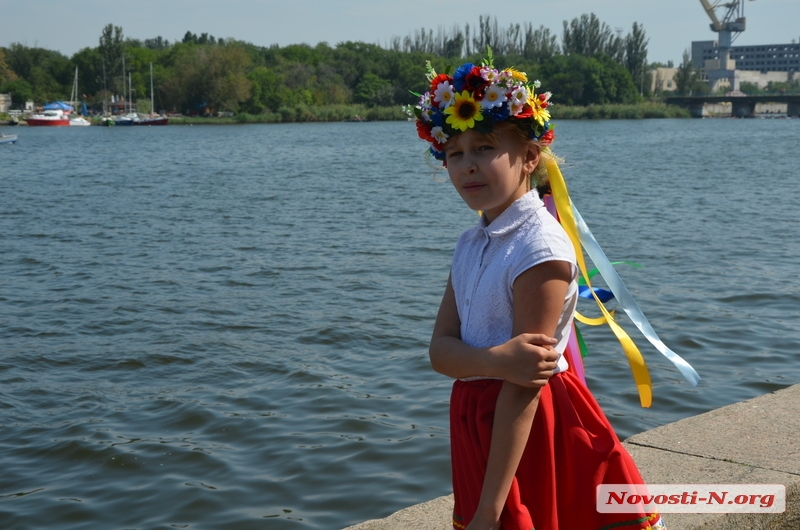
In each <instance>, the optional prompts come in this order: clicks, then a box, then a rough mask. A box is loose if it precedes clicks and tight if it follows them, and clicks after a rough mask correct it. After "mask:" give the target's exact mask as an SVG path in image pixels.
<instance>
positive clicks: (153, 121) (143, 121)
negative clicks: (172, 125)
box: [133, 116, 169, 125]
mask: <svg viewBox="0 0 800 530" xmlns="http://www.w3.org/2000/svg"><path fill="white" fill-rule="evenodd" d="M168 123H169V118H167V117H166V116H149V117H147V118H139V119H138V120H134V121H133V124H134V125H167V124H168Z"/></svg>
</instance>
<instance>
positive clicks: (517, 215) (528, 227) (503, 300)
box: [451, 190, 578, 372]
mask: <svg viewBox="0 0 800 530" xmlns="http://www.w3.org/2000/svg"><path fill="white" fill-rule="evenodd" d="M551 260H558V261H567V262H569V263H571V264H572V270H573V280H572V282H571V283H570V286H569V289H568V290H567V295H566V297H565V299H564V305H563V307H562V311H561V316H560V318H559V321H558V324H557V327H556V333H555V338H556V339H558V344H556V346H555V349H556V350H557V351H558V352H559V353H563V352H564V350H565V349H566V346H567V341H568V340H569V332H570V328H571V326H570V324H571V323H572V318H573V314H574V312H575V307H576V305H577V300H578V286H577V283H576V281H575V277H576V276H577V266H576V261H575V251H574V249H573V246H572V243H571V242H570V240H569V238H568V237H567V234H566V232H564V229H563V228H561V225H560V224H559V223H558V221H557V220H556V219H555V218H554V217H553V216H552V215H551V214H550V213H549V212H548V211H547V208H545V206H544V203H543V202H542V200H541V199H540V198H539V195H538V193H537V192H536V191H535V190H533V191H531V192H528V193H526V194H525V195H523V196H522V197H520V198H519V199H517V200H516V201H515V202H514V203H512V204H511V205H510V206H509V207H508V208H506V210H505V211H503V213H501V214H500V215H499V216H498V217H497V218H496V219H495V220H494V221H492V223H491V224H489V225H488V226H487V224H486V219H485V218H484V217H483V216H482V217H481V221H480V223H479V224H478V225H477V226H475V227H473V228H470V229H469V230H467V231H465V232H464V233H463V234H462V235H461V237H460V238H459V240H458V243H457V244H456V249H455V253H454V255H453V266H452V270H451V281H452V285H453V290H454V291H455V297H456V306H457V308H458V316H459V318H460V320H461V340H463V341H464V342H465V343H466V344H468V345H470V346H474V347H479V348H486V347H490V346H496V345H499V344H502V343H504V342H506V341H508V340H509V339H511V333H512V324H513V317H514V312H513V285H514V281H515V280H516V279H517V277H518V276H519V275H520V274H522V273H523V272H525V271H526V270H528V269H530V268H531V267H533V266H535V265H538V264H540V263H543V262H545V261H551ZM567 367H568V365H567V361H566V359H565V357H564V356H563V355H562V356H561V358H560V359H559V362H558V369H557V370H556V371H557V372H560V371H564V370H566V369H567Z"/></svg>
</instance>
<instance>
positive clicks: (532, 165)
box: [522, 142, 541, 175]
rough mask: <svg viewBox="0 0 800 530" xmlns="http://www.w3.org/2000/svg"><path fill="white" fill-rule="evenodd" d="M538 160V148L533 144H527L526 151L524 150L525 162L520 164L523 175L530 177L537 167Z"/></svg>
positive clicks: (539, 155) (539, 156)
mask: <svg viewBox="0 0 800 530" xmlns="http://www.w3.org/2000/svg"><path fill="white" fill-rule="evenodd" d="M539 158H541V150H540V149H539V146H538V145H536V144H535V143H533V142H528V144H527V149H526V150H525V161H524V162H523V164H522V167H523V170H524V171H525V173H527V174H528V175H530V174H531V173H533V172H534V170H535V169H536V166H538V165H539Z"/></svg>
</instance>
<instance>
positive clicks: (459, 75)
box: [453, 63, 475, 92]
mask: <svg viewBox="0 0 800 530" xmlns="http://www.w3.org/2000/svg"><path fill="white" fill-rule="evenodd" d="M474 67H475V65H474V64H472V63H464V64H462V65H461V66H459V67H458V68H456V73H455V74H453V88H455V89H456V92H461V91H462V90H464V82H465V81H466V79H467V74H468V73H470V72H471V71H472V69H473V68H474Z"/></svg>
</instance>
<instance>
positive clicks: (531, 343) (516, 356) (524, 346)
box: [496, 333, 559, 388]
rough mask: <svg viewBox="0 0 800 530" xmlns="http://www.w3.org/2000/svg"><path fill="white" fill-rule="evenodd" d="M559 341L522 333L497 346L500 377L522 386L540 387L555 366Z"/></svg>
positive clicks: (537, 334)
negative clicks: (555, 348) (554, 347)
mask: <svg viewBox="0 0 800 530" xmlns="http://www.w3.org/2000/svg"><path fill="white" fill-rule="evenodd" d="M557 342H558V341H556V339H553V338H551V337H548V336H547V335H542V334H540V333H522V334H520V335H517V336H516V337H514V338H512V339H511V340H509V341H508V342H506V343H504V344H502V345H501V346H498V348H497V351H496V354H497V355H498V362H499V363H500V365H499V368H500V373H501V377H502V378H503V379H505V380H506V381H508V382H510V383H514V384H516V385H520V386H524V387H539V388H541V387H543V386H545V385H546V384H547V381H548V380H549V379H550V377H552V375H553V370H555V369H556V366H558V363H557V362H558V357H559V355H558V352H556V351H555V350H554V349H553V345H554V344H556V343H557Z"/></svg>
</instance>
